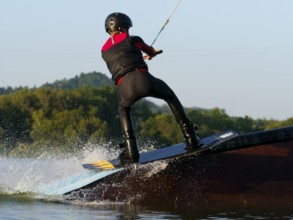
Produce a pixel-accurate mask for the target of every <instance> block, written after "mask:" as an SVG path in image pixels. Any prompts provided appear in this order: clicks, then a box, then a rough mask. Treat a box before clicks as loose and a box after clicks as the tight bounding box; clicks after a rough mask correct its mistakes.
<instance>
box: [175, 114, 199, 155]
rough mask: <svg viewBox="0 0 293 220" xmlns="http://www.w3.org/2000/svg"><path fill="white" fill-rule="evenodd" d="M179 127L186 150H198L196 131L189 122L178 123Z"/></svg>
mask: <svg viewBox="0 0 293 220" xmlns="http://www.w3.org/2000/svg"><path fill="white" fill-rule="evenodd" d="M179 124H180V127H181V130H182V133H183V137H184V139H185V143H186V149H187V150H196V149H198V148H199V146H198V142H199V136H198V134H197V132H196V129H195V127H194V125H193V123H192V122H191V121H189V120H188V121H186V122H180V123H179Z"/></svg>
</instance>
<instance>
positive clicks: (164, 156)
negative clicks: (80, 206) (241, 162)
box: [82, 130, 238, 170]
mask: <svg viewBox="0 0 293 220" xmlns="http://www.w3.org/2000/svg"><path fill="white" fill-rule="evenodd" d="M237 136H238V133H237V132H235V131H232V130H229V131H225V132H221V133H218V134H214V135H212V136H209V137H205V138H203V139H201V140H200V141H199V148H198V149H195V150H187V149H186V148H185V144H184V143H181V144H176V145H172V146H169V147H165V148H161V149H157V150H152V151H149V152H143V153H140V158H139V162H138V163H139V164H146V163H150V162H154V161H159V160H171V159H175V158H179V157H187V156H198V155H200V154H203V153H204V152H206V151H211V150H212V148H214V147H215V146H217V145H218V144H221V143H223V142H226V141H229V140H231V139H233V138H235V137H237ZM82 166H83V167H84V168H85V169H89V170H96V169H98V170H113V169H118V168H122V167H123V166H122V165H121V164H120V162H119V160H118V159H114V160H103V161H97V162H93V163H86V164H83V165H82Z"/></svg>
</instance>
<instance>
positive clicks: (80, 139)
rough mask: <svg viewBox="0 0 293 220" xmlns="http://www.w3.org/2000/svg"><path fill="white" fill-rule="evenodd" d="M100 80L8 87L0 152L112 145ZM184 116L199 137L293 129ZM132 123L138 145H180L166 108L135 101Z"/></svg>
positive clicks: (117, 135)
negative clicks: (195, 127) (215, 134)
mask: <svg viewBox="0 0 293 220" xmlns="http://www.w3.org/2000/svg"><path fill="white" fill-rule="evenodd" d="M105 77H106V76H105V75H103V74H101V73H97V72H93V73H88V74H84V73H82V74H81V75H80V76H78V77H75V78H73V79H70V80H66V79H65V80H62V81H56V82H55V83H53V84H48V83H47V84H45V85H43V86H41V87H39V88H32V89H29V88H22V89H19V88H18V89H16V90H11V89H10V92H9V93H4V94H2V95H0V154H4V155H18V156H19V155H22V154H23V155H27V154H28V153H29V154H30V155H32V156H33V155H40V154H41V153H42V152H45V151H50V150H52V152H55V153H56V152H57V153H60V154H61V153H68V152H71V153H72V152H76V151H79V150H80V149H81V148H83V147H84V146H86V144H87V143H93V144H105V143H108V145H109V146H118V143H119V141H121V138H122V136H121V127H120V120H119V115H118V105H117V97H116V91H115V87H114V86H112V82H111V81H110V79H108V80H107V77H106V78H105ZM102 80H104V81H103V82H102ZM86 81H88V83H86ZM186 112H187V115H188V116H189V117H190V119H191V120H192V121H194V122H195V123H196V124H197V126H198V130H199V134H200V136H202V137H205V136H208V135H211V134H214V133H217V132H220V131H224V130H235V131H237V132H239V133H246V132H252V131H257V130H267V129H272V128H278V127H286V126H292V125H293V118H289V119H287V120H284V121H278V120H273V119H269V120H268V119H256V120H255V119H252V118H251V117H249V116H245V117H230V116H229V115H227V113H226V112H225V110H224V109H219V108H213V109H209V110H206V109H195V108H189V109H186ZM133 121H134V127H135V130H136V134H137V138H138V142H139V144H140V145H145V144H146V143H148V144H149V143H156V144H155V146H156V147H161V146H166V145H168V144H175V143H178V142H182V141H183V139H182V134H181V132H180V128H179V126H178V125H177V123H176V121H175V119H174V118H173V115H172V114H171V113H170V111H169V110H168V108H166V106H157V105H155V104H154V103H152V102H150V101H148V100H145V99H144V100H141V101H139V102H138V103H136V104H135V106H134V107H133ZM109 143H111V144H109Z"/></svg>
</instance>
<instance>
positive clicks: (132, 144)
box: [118, 107, 139, 165]
mask: <svg viewBox="0 0 293 220" xmlns="http://www.w3.org/2000/svg"><path fill="white" fill-rule="evenodd" d="M119 113H120V121H121V127H122V130H123V133H124V142H123V144H121V145H120V146H121V147H122V148H124V150H123V151H122V152H121V154H120V155H119V157H118V159H119V161H120V163H121V165H126V164H131V163H137V162H138V161H139V152H138V149H137V144H136V138H135V136H134V132H133V126H132V120H131V109H130V107H128V108H119Z"/></svg>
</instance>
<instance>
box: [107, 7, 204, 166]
mask: <svg viewBox="0 0 293 220" xmlns="http://www.w3.org/2000/svg"><path fill="white" fill-rule="evenodd" d="M130 27H132V21H131V19H130V18H129V17H128V16H127V15H125V14H123V13H119V12H117V13H112V14H110V15H109V16H108V17H107V18H106V21H105V29H106V32H107V33H109V34H110V38H109V39H108V40H107V41H106V43H105V44H104V46H103V48H102V57H103V59H104V60H105V62H106V64H107V67H108V69H109V71H110V73H111V74H112V79H113V80H114V81H115V85H116V86H117V93H118V102H119V103H118V104H119V114H120V120H121V126H122V130H123V134H124V143H123V147H124V148H125V149H124V151H122V153H121V154H120V155H119V160H120V163H121V164H122V165H125V164H130V163H135V162H138V161H139V152H138V149H137V144H136V138H135V135H134V131H133V126H132V120H131V106H132V105H133V104H134V103H135V102H136V101H138V100H139V99H141V98H144V97H154V98H159V99H163V100H165V101H166V102H167V103H168V105H169V106H170V108H171V110H172V112H173V114H174V116H175V119H176V121H177V123H178V124H179V125H180V128H181V130H182V133H183V136H184V139H185V142H186V148H187V149H190V150H192V149H196V148H198V141H199V138H198V136H197V134H196V132H195V129H194V125H193V123H192V122H191V121H190V120H189V119H188V118H187V117H186V114H185V112H184V109H183V106H182V105H181V103H180V101H179V99H178V98H177V96H176V95H175V93H174V92H173V91H172V90H171V89H170V87H169V86H168V85H167V84H166V83H165V82H163V81H162V80H160V79H158V78H155V77H154V76H152V75H151V74H150V73H149V72H148V67H147V64H146V63H145V62H144V59H148V60H150V59H152V58H153V57H155V56H156V54H157V52H158V51H156V50H155V49H154V48H153V47H151V46H149V45H147V44H145V43H144V41H143V40H142V39H141V38H140V37H138V36H130V35H129V33H128V30H129V28H130ZM142 52H144V53H146V54H147V55H146V56H144V57H143V55H142Z"/></svg>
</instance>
